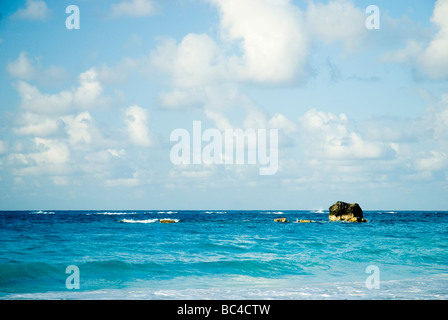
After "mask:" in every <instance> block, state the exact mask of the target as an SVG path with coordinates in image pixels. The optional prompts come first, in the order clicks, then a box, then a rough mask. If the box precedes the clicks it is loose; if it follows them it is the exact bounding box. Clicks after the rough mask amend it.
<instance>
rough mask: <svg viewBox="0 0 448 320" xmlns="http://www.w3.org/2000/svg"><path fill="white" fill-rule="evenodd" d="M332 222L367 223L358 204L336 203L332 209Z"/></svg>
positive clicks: (330, 216)
mask: <svg viewBox="0 0 448 320" xmlns="http://www.w3.org/2000/svg"><path fill="white" fill-rule="evenodd" d="M329 218H330V221H338V220H341V221H349V222H367V220H366V219H364V216H363V212H362V209H361V207H360V206H359V204H357V203H345V202H342V201H338V202H336V203H335V204H334V205H332V206H331V207H330V215H329Z"/></svg>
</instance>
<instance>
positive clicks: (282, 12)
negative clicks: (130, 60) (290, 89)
mask: <svg viewBox="0 0 448 320" xmlns="http://www.w3.org/2000/svg"><path fill="white" fill-rule="evenodd" d="M211 2H212V3H213V4H214V5H216V7H217V8H218V9H219V12H220V17H221V19H220V35H221V36H220V40H221V42H217V41H216V40H215V39H213V38H212V37H210V36H209V35H206V34H194V33H190V34H187V35H186V36H185V37H184V38H183V39H182V40H181V42H180V43H179V44H178V43H176V41H175V40H173V39H168V40H165V41H164V42H163V43H162V44H161V45H159V46H158V47H157V49H156V50H154V51H153V52H152V53H151V61H152V64H153V65H154V66H157V67H158V68H159V69H161V70H163V71H165V72H167V73H168V74H169V75H170V76H171V77H172V82H173V85H175V86H181V87H195V86H200V85H212V84H215V83H218V82H219V83H222V82H255V83H266V84H280V83H290V82H293V81H296V80H303V79H304V78H305V76H306V75H307V72H308V67H307V58H308V55H309V47H308V42H309V41H308V38H307V34H306V32H305V31H304V26H303V25H304V18H303V13H302V12H301V11H300V9H299V8H298V7H296V6H294V5H293V4H291V3H290V2H289V1H272V0H262V1H259V0H258V1H255V0H248V1H244V2H241V1H235V0H226V1H220V0H211ZM231 47H234V48H238V49H237V50H231V49H229V48H231ZM239 53H240V54H239Z"/></svg>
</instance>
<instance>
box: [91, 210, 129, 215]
mask: <svg viewBox="0 0 448 320" xmlns="http://www.w3.org/2000/svg"><path fill="white" fill-rule="evenodd" d="M95 214H104V215H109V216H121V215H125V214H136V212H108V211H105V212H96V213H95Z"/></svg>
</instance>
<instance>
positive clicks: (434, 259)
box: [0, 210, 448, 300]
mask: <svg viewBox="0 0 448 320" xmlns="http://www.w3.org/2000/svg"><path fill="white" fill-rule="evenodd" d="M280 217H286V218H287V219H288V220H289V221H290V223H277V222H274V219H276V218H280ZM364 217H365V218H366V219H368V220H369V222H368V223H349V222H330V221H329V219H328V211H322V210H298V211H275V210H272V211H268V210H251V211H237V210H232V211H226V210H204V211H180V210H146V211H132V210H126V211H108V210H95V211H40V210H36V211H1V212H0V231H1V232H0V299H8V300H11V299H14V300H15V299H155V300H161V299H162V300H163V299H170V300H172V299H185V300H188V299H225V300H232V299H238V300H244V299H251V300H253V299H257V300H258V299H263V300H264V299H280V300H290V299H293V300H320V299H331V300H334V299H336V300H339V299H349V300H350V299H353V300H364V299H368V300H370V299H375V300H376V299H381V300H383V299H406V300H408V299H411V300H413V299H417V300H423V299H431V300H434V299H436V300H443V299H447V298H448V212H434V211H364ZM161 219H172V220H174V223H160V220H161ZM297 219H299V220H300V219H302V220H310V223H294V222H295V221H296V220H297ZM68 267H69V268H68ZM73 270H74V271H73ZM75 284H79V287H76V286H75Z"/></svg>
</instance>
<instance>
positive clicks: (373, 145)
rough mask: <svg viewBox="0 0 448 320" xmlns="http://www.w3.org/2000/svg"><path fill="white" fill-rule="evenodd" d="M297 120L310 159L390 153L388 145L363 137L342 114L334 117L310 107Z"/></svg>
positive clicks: (376, 156) (385, 156) (384, 156)
mask: <svg viewBox="0 0 448 320" xmlns="http://www.w3.org/2000/svg"><path fill="white" fill-rule="evenodd" d="M299 123H300V127H301V130H302V133H303V134H304V137H306V141H307V142H306V145H307V148H306V149H305V150H306V153H307V154H308V155H309V156H311V157H313V158H317V159H320V160H324V159H339V160H341V159H349V160H356V159H380V158H387V157H390V156H391V154H393V153H394V151H393V149H392V148H391V147H390V146H389V145H388V144H383V143H382V142H374V141H368V140H366V139H365V138H363V137H362V136H361V134H360V133H358V132H357V131H356V129H355V127H354V125H353V124H352V123H351V122H350V121H349V119H348V118H347V116H346V115H345V114H340V115H339V116H337V115H335V114H333V113H330V112H329V113H324V112H320V111H317V110H315V109H312V110H309V111H308V112H307V113H306V114H305V115H304V116H302V117H301V118H300V119H299Z"/></svg>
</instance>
